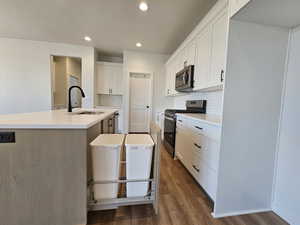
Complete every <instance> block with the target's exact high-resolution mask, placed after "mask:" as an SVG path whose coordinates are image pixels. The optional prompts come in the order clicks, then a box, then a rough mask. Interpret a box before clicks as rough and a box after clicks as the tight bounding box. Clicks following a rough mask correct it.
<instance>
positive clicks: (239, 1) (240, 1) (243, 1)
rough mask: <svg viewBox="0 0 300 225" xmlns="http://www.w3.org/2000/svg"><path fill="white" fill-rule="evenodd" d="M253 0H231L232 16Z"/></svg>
mask: <svg viewBox="0 0 300 225" xmlns="http://www.w3.org/2000/svg"><path fill="white" fill-rule="evenodd" d="M250 1H251V0H230V1H229V4H230V6H229V8H230V17H232V16H234V15H235V14H236V13H237V12H238V11H240V10H241V9H242V8H243V7H244V6H245V5H247V4H248V3H249V2H250Z"/></svg>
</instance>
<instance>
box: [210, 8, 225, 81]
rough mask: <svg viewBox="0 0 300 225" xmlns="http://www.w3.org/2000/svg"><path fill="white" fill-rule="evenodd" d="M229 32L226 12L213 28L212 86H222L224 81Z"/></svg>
mask: <svg viewBox="0 0 300 225" xmlns="http://www.w3.org/2000/svg"><path fill="white" fill-rule="evenodd" d="M227 32H228V15H227V12H226V13H224V14H223V15H222V16H221V17H219V18H218V19H217V20H216V21H215V22H214V23H213V26H212V56H211V74H210V79H209V84H210V86H216V85H220V84H222V83H223V81H224V76H225V63H226V46H227Z"/></svg>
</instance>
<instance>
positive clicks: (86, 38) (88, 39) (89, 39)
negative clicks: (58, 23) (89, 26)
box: [84, 36, 92, 42]
mask: <svg viewBox="0 0 300 225" xmlns="http://www.w3.org/2000/svg"><path fill="white" fill-rule="evenodd" d="M84 40H85V41H89V42H90V41H91V40H92V38H90V37H89V36H85V37H84Z"/></svg>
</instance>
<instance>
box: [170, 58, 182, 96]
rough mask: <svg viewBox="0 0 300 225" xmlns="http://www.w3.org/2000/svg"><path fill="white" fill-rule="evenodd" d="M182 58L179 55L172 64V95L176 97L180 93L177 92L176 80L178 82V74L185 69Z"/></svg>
mask: <svg viewBox="0 0 300 225" xmlns="http://www.w3.org/2000/svg"><path fill="white" fill-rule="evenodd" d="M181 62H182V57H181V55H180V54H179V55H177V56H176V57H175V59H174V60H173V62H172V73H171V80H170V87H171V95H176V94H178V92H177V91H176V90H175V88H176V85H175V80H176V73H178V72H179V71H180V70H182V69H183V66H182V67H181Z"/></svg>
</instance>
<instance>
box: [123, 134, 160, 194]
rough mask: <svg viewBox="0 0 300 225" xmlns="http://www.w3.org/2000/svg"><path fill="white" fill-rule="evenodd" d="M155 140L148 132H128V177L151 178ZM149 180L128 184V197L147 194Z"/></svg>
mask: <svg viewBox="0 0 300 225" xmlns="http://www.w3.org/2000/svg"><path fill="white" fill-rule="evenodd" d="M153 146H154V142H153V140H152V138H151V137H150V135H148V134H128V135H127V136H126V140H125V147H126V177H127V179H149V178H150V172H151V162H152V152H153ZM148 188H149V182H138V183H137V182H132V183H127V184H126V189H127V197H140V196H145V195H146V194H147V192H148Z"/></svg>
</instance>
